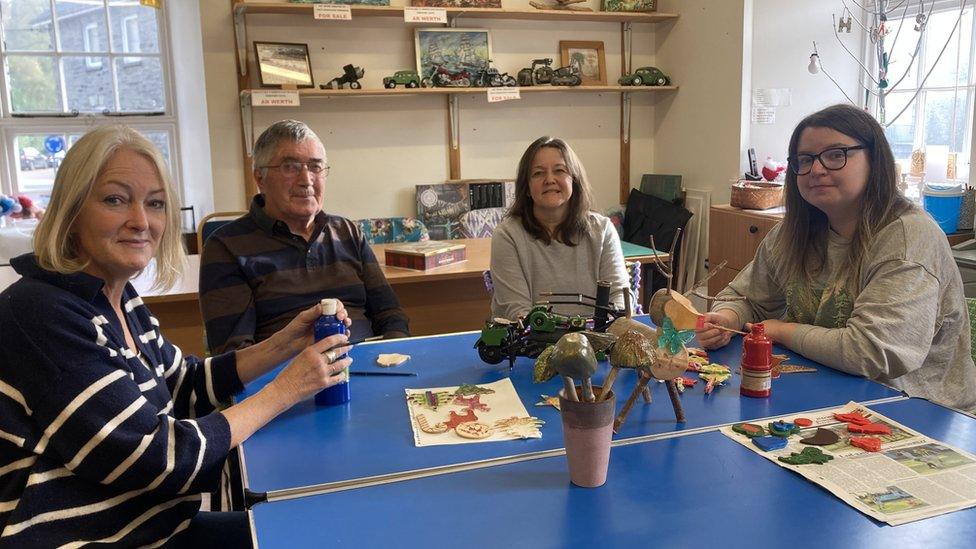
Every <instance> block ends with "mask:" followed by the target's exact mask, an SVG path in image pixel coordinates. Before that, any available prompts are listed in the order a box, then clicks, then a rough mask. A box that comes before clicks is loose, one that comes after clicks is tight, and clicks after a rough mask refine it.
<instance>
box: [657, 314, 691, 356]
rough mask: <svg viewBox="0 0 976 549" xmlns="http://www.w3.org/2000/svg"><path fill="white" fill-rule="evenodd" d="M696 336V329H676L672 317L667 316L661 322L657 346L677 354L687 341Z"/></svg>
mask: <svg viewBox="0 0 976 549" xmlns="http://www.w3.org/2000/svg"><path fill="white" fill-rule="evenodd" d="M694 338H695V331H694V330H676V329H675V327H674V323H673V322H671V318H670V317H667V316H665V317H664V322H662V323H661V336H660V337H658V338H657V346H658V347H660V348H663V349H667V350H668V352H669V353H671V354H672V355H676V354H678V352H679V351H681V347H683V346H684V344H685V343H688V342H689V341H691V340H692V339H694Z"/></svg>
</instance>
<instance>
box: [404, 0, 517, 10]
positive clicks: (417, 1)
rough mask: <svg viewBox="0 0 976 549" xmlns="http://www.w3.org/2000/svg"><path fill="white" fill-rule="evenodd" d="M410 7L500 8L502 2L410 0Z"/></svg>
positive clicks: (491, 0)
mask: <svg viewBox="0 0 976 549" xmlns="http://www.w3.org/2000/svg"><path fill="white" fill-rule="evenodd" d="M410 5H412V6H422V7H428V8H500V7H502V0H412V1H411V3H410Z"/></svg>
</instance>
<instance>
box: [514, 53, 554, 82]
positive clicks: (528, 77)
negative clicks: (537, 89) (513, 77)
mask: <svg viewBox="0 0 976 549" xmlns="http://www.w3.org/2000/svg"><path fill="white" fill-rule="evenodd" d="M554 72H555V71H553V70H552V59H550V58H548V57H547V58H545V59H533V60H532V66H531V67H526V68H524V69H522V70H520V71H518V85H519V86H538V85H540V84H548V83H549V82H551V81H552V76H553V73H554Z"/></svg>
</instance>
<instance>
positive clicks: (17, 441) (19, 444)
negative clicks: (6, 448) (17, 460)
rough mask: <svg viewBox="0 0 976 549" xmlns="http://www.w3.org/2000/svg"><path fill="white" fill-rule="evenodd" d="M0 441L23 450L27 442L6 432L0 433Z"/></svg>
mask: <svg viewBox="0 0 976 549" xmlns="http://www.w3.org/2000/svg"><path fill="white" fill-rule="evenodd" d="M0 439H3V440H9V441H10V442H13V443H14V444H16V445H17V447H18V448H23V447H24V444H25V443H26V442H27V439H25V438H22V437H19V436H17V435H14V434H11V433H8V432H6V431H0Z"/></svg>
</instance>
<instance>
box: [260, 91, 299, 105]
mask: <svg viewBox="0 0 976 549" xmlns="http://www.w3.org/2000/svg"><path fill="white" fill-rule="evenodd" d="M251 106H252V107H299V106H301V99H300V98H299V97H298V90H252V91H251Z"/></svg>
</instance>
